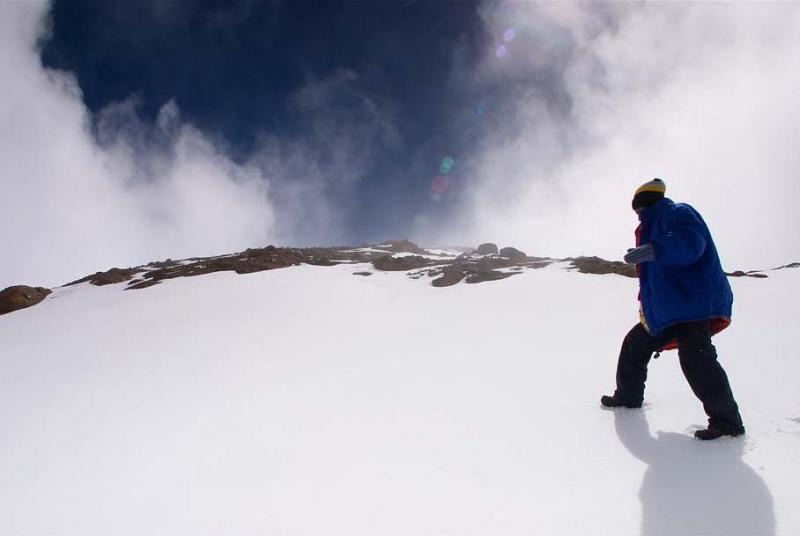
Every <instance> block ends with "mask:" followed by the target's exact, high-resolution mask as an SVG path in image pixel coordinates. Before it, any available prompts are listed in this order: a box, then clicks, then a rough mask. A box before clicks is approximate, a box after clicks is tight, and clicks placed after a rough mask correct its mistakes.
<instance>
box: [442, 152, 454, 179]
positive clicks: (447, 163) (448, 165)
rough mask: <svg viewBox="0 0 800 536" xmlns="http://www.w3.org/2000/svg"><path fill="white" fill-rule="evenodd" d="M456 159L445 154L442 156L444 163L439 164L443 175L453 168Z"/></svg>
mask: <svg viewBox="0 0 800 536" xmlns="http://www.w3.org/2000/svg"><path fill="white" fill-rule="evenodd" d="M455 163H456V161H455V160H453V157H452V156H445V157H444V158H442V164H441V165H440V166H439V171H440V172H441V173H442V175H447V174H448V173H450V171H451V170H452V169H453V166H454V165H455Z"/></svg>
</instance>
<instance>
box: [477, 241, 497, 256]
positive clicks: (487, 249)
mask: <svg viewBox="0 0 800 536" xmlns="http://www.w3.org/2000/svg"><path fill="white" fill-rule="evenodd" d="M475 253H477V254H478V255H497V244H492V243H491V242H487V243H485V244H481V245H480V246H478V249H477V250H476V251H475Z"/></svg>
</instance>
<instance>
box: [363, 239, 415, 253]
mask: <svg viewBox="0 0 800 536" xmlns="http://www.w3.org/2000/svg"><path fill="white" fill-rule="evenodd" d="M374 248H375V249H382V250H384V251H389V252H391V253H415V254H417V255H424V254H425V253H426V251H425V250H424V249H422V248H421V247H419V246H418V245H416V244H415V243H414V242H411V241H410V240H389V241H388V242H383V243H382V244H379V245H377V246H374Z"/></svg>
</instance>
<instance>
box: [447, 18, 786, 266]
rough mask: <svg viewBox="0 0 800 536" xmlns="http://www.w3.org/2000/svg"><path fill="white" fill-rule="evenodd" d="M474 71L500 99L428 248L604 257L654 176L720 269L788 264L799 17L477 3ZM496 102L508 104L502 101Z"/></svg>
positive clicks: (623, 240)
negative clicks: (504, 248) (490, 246)
mask: <svg viewBox="0 0 800 536" xmlns="http://www.w3.org/2000/svg"><path fill="white" fill-rule="evenodd" d="M483 17H484V19H485V21H486V24H487V26H488V28H489V30H490V32H491V34H492V35H493V36H495V41H494V42H493V43H492V44H491V46H490V47H489V48H488V49H487V50H486V51H485V59H484V61H483V63H482V65H481V66H480V67H479V69H478V70H477V72H475V73H470V76H471V77H472V78H473V79H474V80H475V83H476V84H478V85H481V86H483V87H484V88H488V89H491V88H493V87H498V86H504V87H505V88H506V98H505V99H504V100H503V101H502V102H498V103H492V104H493V107H494V109H493V112H494V113H495V117H493V118H492V129H491V130H490V131H489V132H488V133H487V134H486V135H485V136H484V139H483V140H482V143H481V145H480V146H479V148H478V150H477V151H476V152H475V153H474V154H473V155H472V156H471V157H470V163H469V165H470V166H471V175H472V176H471V182H470V186H469V190H468V191H467V192H465V195H464V203H463V206H462V208H461V211H460V216H459V217H458V218H456V219H454V220H453V222H451V225H450V226H449V228H448V229H447V230H446V232H443V233H441V234H439V235H438V237H437V239H438V240H439V241H442V242H447V243H456V242H467V243H472V242H474V241H476V240H483V239H492V240H497V241H501V242H503V243H510V244H514V245H518V246H521V247H524V248H526V249H527V250H528V251H529V252H531V253H537V254H547V255H576V254H600V255H604V256H606V257H610V258H619V257H620V256H621V254H622V253H623V252H624V250H625V248H626V247H628V246H629V245H630V242H631V240H632V229H633V227H634V226H635V223H636V219H635V215H634V213H633V212H632V211H631V210H630V198H631V195H632V191H633V189H634V188H635V187H636V186H637V185H638V184H640V183H642V182H644V181H645V180H647V179H649V178H652V177H656V176H658V177H661V178H663V179H664V180H665V181H666V182H667V185H668V192H667V193H668V195H669V196H670V197H672V198H673V199H675V200H676V201H685V202H689V203H690V204H693V205H694V206H695V207H696V208H698V209H699V210H700V211H701V212H702V214H703V215H704V216H705V218H706V220H707V221H708V223H709V225H710V226H711V227H712V231H713V232H714V234H715V236H716V238H717V242H718V246H719V249H720V251H721V253H722V256H723V260H724V261H725V263H726V264H727V265H728V266H729V267H731V268H734V267H742V268H751V267H752V268H760V267H765V266H766V267H769V266H773V265H776V264H781V263H785V262H789V261H796V260H798V259H797V258H798V257H800V238H798V237H797V234H796V229H798V228H800V216H799V215H798V214H800V213H798V211H797V210H796V208H795V204H796V199H797V198H798V195H800V181H799V180H798V178H799V177H798V176H797V174H798V170H800V151H798V150H797V149H796V147H795V145H796V144H795V143H794V139H795V135H794V130H795V129H796V125H798V124H800V100H798V95H800V70H798V69H797V67H796V66H797V65H800V34H798V33H797V28H798V27H800V6H798V5H796V4H786V3H774V4H772V3H730V4H729V3H636V4H620V3H611V4H603V3H562V2H550V3H527V2H523V3H519V2H506V3H494V2H493V3H487V4H485V6H484V9H483ZM509 88H511V90H509Z"/></svg>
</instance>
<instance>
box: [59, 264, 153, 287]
mask: <svg viewBox="0 0 800 536" xmlns="http://www.w3.org/2000/svg"><path fill="white" fill-rule="evenodd" d="M142 271H143V270H142V269H141V268H111V269H110V270H107V271H105V272H96V273H94V274H92V275H87V276H86V277H83V278H81V279H77V280H75V281H72V282H70V283H67V284H66V285H64V286H65V287H68V286H70V285H77V284H79V283H86V282H89V283H91V284H92V285H97V286H98V287H101V286H103V285H115V284H117V283H123V282H125V281H129V280H131V279H132V278H133V276H135V275H136V274H139V273H141V272H142Z"/></svg>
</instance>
